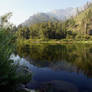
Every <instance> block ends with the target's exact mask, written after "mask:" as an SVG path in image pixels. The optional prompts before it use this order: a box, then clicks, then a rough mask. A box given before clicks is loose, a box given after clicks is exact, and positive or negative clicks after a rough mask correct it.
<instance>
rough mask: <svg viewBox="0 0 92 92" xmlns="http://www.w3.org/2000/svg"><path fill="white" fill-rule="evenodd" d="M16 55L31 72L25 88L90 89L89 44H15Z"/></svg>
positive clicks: (53, 91)
mask: <svg viewBox="0 0 92 92" xmlns="http://www.w3.org/2000/svg"><path fill="white" fill-rule="evenodd" d="M16 57H17V58H21V62H25V64H26V65H27V66H28V68H29V69H30V71H32V80H31V81H30V82H29V83H27V84H26V87H27V88H29V89H34V90H38V91H37V92H92V45H91V44H63V45H60V44H34V45H29V44H25V45H21V46H19V47H17V52H16Z"/></svg>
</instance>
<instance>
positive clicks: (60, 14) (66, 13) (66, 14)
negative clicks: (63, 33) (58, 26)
mask: <svg viewBox="0 0 92 92" xmlns="http://www.w3.org/2000/svg"><path fill="white" fill-rule="evenodd" d="M76 14H77V9H76V8H71V7H70V8H66V9H57V10H54V11H51V12H49V13H48V15H50V16H53V17H55V18H57V19H58V20H66V19H69V18H70V17H71V16H75V15H76Z"/></svg>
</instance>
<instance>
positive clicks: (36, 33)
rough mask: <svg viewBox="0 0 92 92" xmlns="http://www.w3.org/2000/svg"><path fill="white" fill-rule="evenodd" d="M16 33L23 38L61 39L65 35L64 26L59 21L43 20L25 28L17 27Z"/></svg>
mask: <svg viewBox="0 0 92 92" xmlns="http://www.w3.org/2000/svg"><path fill="white" fill-rule="evenodd" d="M17 34H19V35H18V36H19V37H20V38H24V39H27V38H28V39H62V38H65V37H66V28H65V24H62V23H60V22H44V23H38V24H34V25H31V26H30V27H29V28H26V30H25V28H24V27H22V28H21V29H20V27H19V28H18V32H17ZM28 35H29V36H30V38H29V37H28Z"/></svg>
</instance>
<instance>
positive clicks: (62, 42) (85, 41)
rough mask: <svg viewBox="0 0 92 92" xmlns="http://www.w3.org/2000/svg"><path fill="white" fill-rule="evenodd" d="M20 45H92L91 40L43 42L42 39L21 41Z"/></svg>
mask: <svg viewBox="0 0 92 92" xmlns="http://www.w3.org/2000/svg"><path fill="white" fill-rule="evenodd" d="M18 43H20V44H23V43H24V44H39V43H47V44H77V43H79V44H92V41H91V40H72V39H63V40H56V39H55V40H41V39H29V40H24V39H23V40H19V41H18Z"/></svg>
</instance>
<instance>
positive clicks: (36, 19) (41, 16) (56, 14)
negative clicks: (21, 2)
mask: <svg viewBox="0 0 92 92" xmlns="http://www.w3.org/2000/svg"><path fill="white" fill-rule="evenodd" d="M76 13H77V11H76V8H66V9H57V10H53V11H51V12H47V13H38V14H35V15H33V16H30V17H29V19H27V20H26V21H25V22H24V23H22V25H25V26H29V25H31V24H36V23H40V22H47V21H64V20H66V19H68V18H70V17H71V16H75V15H76Z"/></svg>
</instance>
